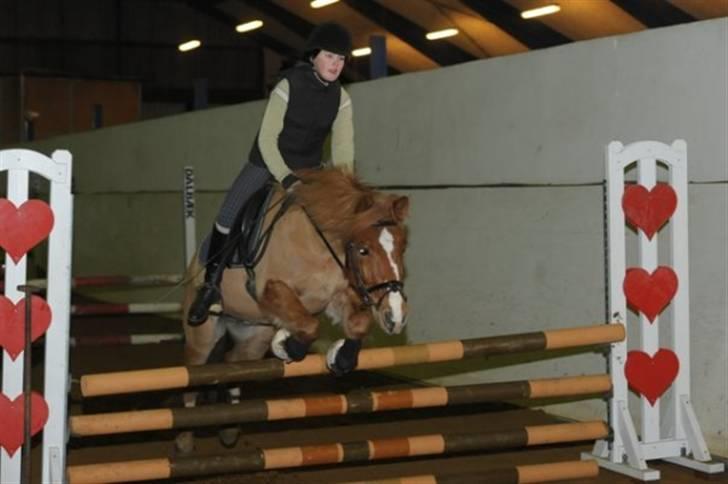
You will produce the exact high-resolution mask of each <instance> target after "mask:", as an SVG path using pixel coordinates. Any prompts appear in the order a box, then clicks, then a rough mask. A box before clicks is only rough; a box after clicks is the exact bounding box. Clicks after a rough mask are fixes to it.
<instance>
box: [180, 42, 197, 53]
mask: <svg viewBox="0 0 728 484" xmlns="http://www.w3.org/2000/svg"><path fill="white" fill-rule="evenodd" d="M201 45H202V42H200V41H199V40H188V41H187V42H182V43H181V44H179V45H178V46H177V48H178V49H179V51H180V52H187V51H189V50H193V49H196V48H198V47H199V46H201Z"/></svg>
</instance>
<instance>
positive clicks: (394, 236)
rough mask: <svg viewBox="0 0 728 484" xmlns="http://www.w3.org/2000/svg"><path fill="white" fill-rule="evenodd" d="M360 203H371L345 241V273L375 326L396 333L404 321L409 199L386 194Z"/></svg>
mask: <svg viewBox="0 0 728 484" xmlns="http://www.w3.org/2000/svg"><path fill="white" fill-rule="evenodd" d="M376 198H380V199H381V200H379V201H376V200H375V199H376ZM363 203H364V204H365V205H366V204H369V203H371V204H372V205H371V206H369V208H367V209H365V211H366V212H370V213H368V214H367V215H365V216H363V221H366V222H363V223H361V224H357V226H358V227H359V229H358V230H356V231H354V232H353V233H352V235H351V237H350V239H349V240H348V241H347V243H346V269H347V275H348V277H349V282H350V284H351V286H352V287H353V288H354V290H355V291H356V293H357V294H358V296H359V298H360V299H361V301H362V304H363V305H365V306H367V307H369V309H370V310H371V311H372V315H373V316H374V318H375V319H376V321H377V323H379V326H380V327H381V328H382V329H383V330H384V331H385V332H386V333H387V334H399V333H400V332H401V331H402V329H403V328H404V326H405V324H406V323H407V298H406V296H405V293H404V276H405V269H404V251H405V248H406V247H407V230H406V227H405V226H404V220H405V219H406V217H407V214H408V212H409V199H408V198H407V197H397V196H392V195H386V196H383V197H372V199H371V200H363Z"/></svg>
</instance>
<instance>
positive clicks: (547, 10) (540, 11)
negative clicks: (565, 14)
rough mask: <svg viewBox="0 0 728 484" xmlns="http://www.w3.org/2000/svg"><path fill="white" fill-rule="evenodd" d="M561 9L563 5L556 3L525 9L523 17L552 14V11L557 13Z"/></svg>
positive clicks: (522, 13)
mask: <svg viewBox="0 0 728 484" xmlns="http://www.w3.org/2000/svg"><path fill="white" fill-rule="evenodd" d="M559 10H561V7H559V6H558V5H556V4H552V5H544V6H543V7H538V8H532V9H530V10H524V11H523V12H521V18H534V17H541V16H543V15H551V14H552V13H556V12H558V11H559Z"/></svg>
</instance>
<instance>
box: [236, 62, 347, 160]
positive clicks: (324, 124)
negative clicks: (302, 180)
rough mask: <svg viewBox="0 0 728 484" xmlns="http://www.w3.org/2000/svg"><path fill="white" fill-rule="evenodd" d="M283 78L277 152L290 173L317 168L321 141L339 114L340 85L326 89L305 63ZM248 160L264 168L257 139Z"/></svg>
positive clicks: (333, 84)
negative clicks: (283, 107)
mask: <svg viewBox="0 0 728 484" xmlns="http://www.w3.org/2000/svg"><path fill="white" fill-rule="evenodd" d="M282 78H284V79H287V80H288V86H289V91H288V108H287V109H286V115H285V118H284V120H283V131H281V134H280V136H279V137H278V149H279V150H280V152H281V155H282V156H283V159H284V160H285V162H286V165H288V167H289V168H290V169H291V170H298V169H301V168H316V167H319V166H320V165H321V162H322V157H323V148H324V141H326V137H327V136H328V134H329V132H330V131H331V125H332V124H334V120H335V119H336V115H337V113H338V112H339V103H340V101H341V85H340V84H339V81H336V82H331V83H329V84H328V85H327V86H325V85H324V84H322V83H321V81H319V80H318V78H317V77H316V75H315V74H314V70H313V66H311V65H310V64H307V63H300V64H298V65H296V66H294V67H292V68H291V69H289V70H287V71H285V72H284V73H283V75H282ZM271 95H272V96H277V94H275V93H272V94H271ZM249 159H250V161H251V162H252V163H254V164H256V165H258V166H263V167H265V163H264V162H263V156H262V155H261V153H260V148H259V147H258V136H257V135H256V137H255V143H253V147H252V148H251V150H250V158H249Z"/></svg>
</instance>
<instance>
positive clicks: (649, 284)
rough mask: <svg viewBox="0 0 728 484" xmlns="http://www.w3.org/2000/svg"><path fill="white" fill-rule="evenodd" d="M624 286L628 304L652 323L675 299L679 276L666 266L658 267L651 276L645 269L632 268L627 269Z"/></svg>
mask: <svg viewBox="0 0 728 484" xmlns="http://www.w3.org/2000/svg"><path fill="white" fill-rule="evenodd" d="M622 286H623V289H624V295H625V296H627V304H629V305H630V306H631V307H632V308H633V309H634V310H635V311H638V312H642V314H644V315H645V316H647V319H648V320H649V321H650V323H652V322H653V321H654V320H655V318H656V317H657V315H658V314H660V313H661V312H662V310H663V309H665V306H667V305H668V304H670V301H672V298H673V297H675V293H676V292H677V275H676V274H675V272H673V270H672V269H670V268H669V267H666V266H660V267H658V268H657V269H655V271H654V272H653V273H652V274H651V275H650V274H648V273H647V271H646V270H644V269H641V268H638V267H631V268H629V269H627V274H626V275H625V277H624V284H623V285H622Z"/></svg>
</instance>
